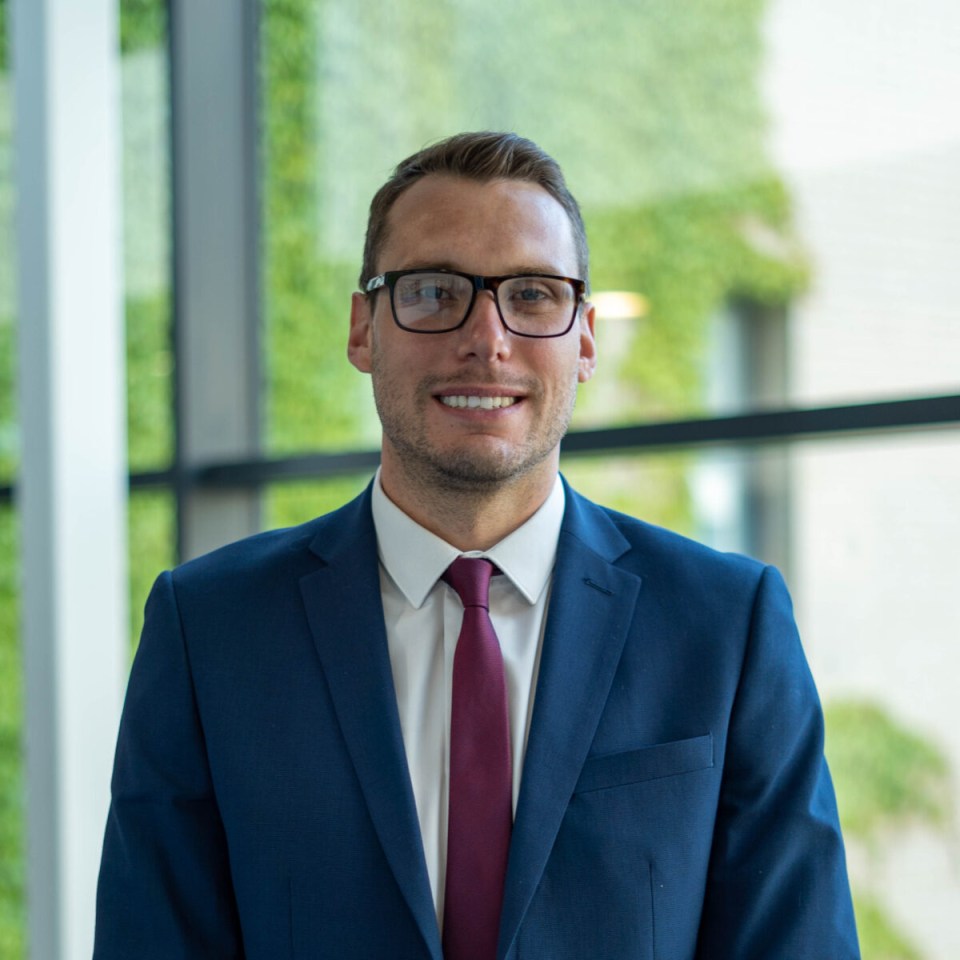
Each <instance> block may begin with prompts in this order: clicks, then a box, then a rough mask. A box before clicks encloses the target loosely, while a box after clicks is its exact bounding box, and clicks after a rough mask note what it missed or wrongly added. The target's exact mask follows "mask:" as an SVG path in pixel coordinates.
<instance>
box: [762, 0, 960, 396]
mask: <svg viewBox="0 0 960 960" xmlns="http://www.w3.org/2000/svg"><path fill="white" fill-rule="evenodd" d="M958 42H960V10H958V8H957V7H956V6H955V5H952V4H949V3H945V2H939V3H933V4H921V5H919V6H917V7H916V8H914V7H909V6H907V5H906V4H884V5H883V6H882V8H877V7H872V8H868V7H867V6H866V5H857V6H856V7H850V5H848V4H842V5H833V6H831V5H829V4H827V3H810V2H808V0H778V2H776V3H773V4H771V5H770V8H769V13H768V15H767V17H766V23H765V28H764V43H765V50H766V68H765V70H764V73H763V89H764V92H765V99H766V101H767V103H768V105H769V109H770V116H771V128H770V137H769V143H770V147H771V152H772V155H773V157H774V160H775V163H776V165H777V168H778V169H779V171H780V174H781V176H782V178H783V180H784V182H785V183H786V185H787V189H788V191H789V194H790V196H791V198H792V204H793V210H794V222H795V225H796V230H797V234H798V236H799V238H800V240H801V242H802V244H803V247H804V249H805V251H806V259H807V262H808V263H809V265H810V266H809V277H808V284H807V288H806V290H805V291H804V293H803V295H802V296H800V297H798V298H796V300H795V302H794V304H793V306H792V310H791V324H790V326H791V338H790V349H791V357H790V384H791V396H792V398H793V399H794V400H796V401H797V402H800V403H810V404H823V403H834V402H837V401H840V400H843V401H856V400H863V399H865V398H869V397H871V396H874V395H898V394H900V395H903V394H911V393H916V394H922V393H928V394H934V393H938V392H943V393H952V392H957V391H958V390H960V273H958V271H957V270H956V269H955V264H956V263H957V260H958V257H960V230H958V227H957V224H958V223H960V111H958V110H957V109H956V103H957V99H958V97H960V57H958V56H957V45H958Z"/></svg>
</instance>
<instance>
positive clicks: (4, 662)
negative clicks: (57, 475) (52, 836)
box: [0, 505, 24, 960]
mask: <svg viewBox="0 0 960 960" xmlns="http://www.w3.org/2000/svg"><path fill="white" fill-rule="evenodd" d="M16 556H17V533H16V518H15V514H14V511H13V509H12V508H11V507H10V506H9V505H5V506H0V956H2V957H9V958H11V960H14V958H16V957H19V956H20V955H21V953H22V950H23V890H24V876H23V869H24V867H23V836H24V821H23V784H22V781H21V749H20V724H21V719H20V718H21V716H22V713H23V692H22V681H21V676H22V671H21V666H20V643H19V630H18V628H17V621H18V618H19V605H18V602H17V586H18V584H17V573H16V571H17V565H16Z"/></svg>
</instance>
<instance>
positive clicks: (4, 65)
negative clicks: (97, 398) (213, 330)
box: [0, 0, 26, 960]
mask: <svg viewBox="0 0 960 960" xmlns="http://www.w3.org/2000/svg"><path fill="white" fill-rule="evenodd" d="M8 16H9V10H8V5H7V2H6V0H0V486H5V485H7V484H10V483H11V481H12V479H13V476H14V471H15V469H16V464H17V461H18V434H17V426H16V419H15V418H16V409H15V408H16V359H17V358H16V350H17V346H16V328H15V324H14V306H15V304H14V301H15V289H14V282H15V271H16V260H15V258H14V224H13V210H14V206H13V204H14V197H13V89H12V83H11V76H10V71H9V64H8V60H7V41H8V37H7V19H8ZM17 550H18V548H17V534H16V516H15V514H14V511H13V507H12V505H11V503H10V502H9V500H7V501H3V500H2V499H0V956H3V957H10V958H12V960H17V958H19V957H21V956H22V955H23V951H24V939H25V928H26V922H25V913H24V902H23V892H24V822H23V782H22V754H21V749H20V743H21V737H20V726H21V717H22V715H23V681H22V676H23V674H22V669H21V657H20V638H19V603H18V592H17V588H18V584H17V578H18V575H19V574H18V566H17Z"/></svg>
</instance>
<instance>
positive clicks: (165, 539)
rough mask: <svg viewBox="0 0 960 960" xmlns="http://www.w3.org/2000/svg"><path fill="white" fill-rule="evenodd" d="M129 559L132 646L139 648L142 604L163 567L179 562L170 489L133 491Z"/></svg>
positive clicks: (130, 504) (167, 567) (130, 509)
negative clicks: (176, 553) (175, 554)
mask: <svg viewBox="0 0 960 960" xmlns="http://www.w3.org/2000/svg"><path fill="white" fill-rule="evenodd" d="M127 521H128V524H129V541H128V563H129V574H130V577H129V582H130V646H131V649H132V650H135V649H136V644H137V640H138V638H139V636H140V630H141V629H142V627H143V605H144V602H145V601H146V598H147V594H148V593H149V592H150V587H151V585H152V584H153V581H154V580H155V579H156V576H157V574H158V573H159V572H160V571H161V570H169V569H170V568H171V567H173V565H174V563H175V562H176V560H175V557H174V544H175V543H176V519H175V507H174V497H173V494H172V493H171V492H169V491H167V490H162V491H154V490H150V491H140V492H136V493H133V494H131V496H130V501H129V506H128V513H127Z"/></svg>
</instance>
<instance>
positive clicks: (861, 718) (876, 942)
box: [824, 700, 952, 960]
mask: <svg viewBox="0 0 960 960" xmlns="http://www.w3.org/2000/svg"><path fill="white" fill-rule="evenodd" d="M824 717H825V721H826V728H827V740H826V753H827V760H828V762H829V764H830V772H831V774H832V776H833V782H834V786H835V788H836V791H837V803H838V805H839V808H840V823H841V826H842V827H843V830H844V835H845V837H846V840H847V844H848V846H850V845H851V844H860V845H861V846H862V847H863V849H864V850H865V851H866V853H867V856H868V858H869V859H871V860H874V859H875V858H877V857H879V856H881V855H882V847H881V842H882V840H883V838H884V837H885V836H887V835H888V834H889V833H890V832H891V831H896V830H898V829H903V827H905V826H907V825H909V824H910V823H923V824H926V825H927V826H929V827H933V828H935V829H943V828H944V827H946V825H947V824H948V822H949V818H950V811H951V809H952V798H951V788H950V777H949V765H948V763H947V759H946V757H945V756H944V755H943V753H942V752H941V751H940V750H939V749H938V748H937V747H936V746H935V745H934V744H932V743H930V742H929V741H927V740H925V739H924V738H923V737H921V736H920V735H919V734H917V733H915V732H913V731H911V730H908V729H906V728H905V727H903V726H901V725H900V724H898V723H897V722H896V721H895V720H894V719H893V717H891V716H890V714H889V713H888V712H887V711H886V710H885V709H884V708H883V707H881V706H880V705H879V704H876V703H871V702H869V701H856V700H845V701H839V702H835V703H832V704H829V705H828V706H827V707H826V708H825V710H824ZM854 887H855V893H854V908H855V910H856V914H857V928H858V931H859V934H860V948H861V952H862V954H863V958H864V960H921V957H922V954H921V953H920V951H919V949H918V948H917V947H916V946H915V945H914V944H912V943H911V942H910V940H909V938H908V937H907V936H906V935H905V934H904V933H903V932H902V931H900V930H898V929H897V927H896V925H895V924H894V922H893V921H892V920H891V919H890V916H889V912H888V911H887V909H886V908H885V906H884V904H883V902H882V899H881V897H880V895H879V894H878V893H877V892H876V891H875V890H874V889H872V886H871V879H870V878H869V877H863V876H859V877H854Z"/></svg>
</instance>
